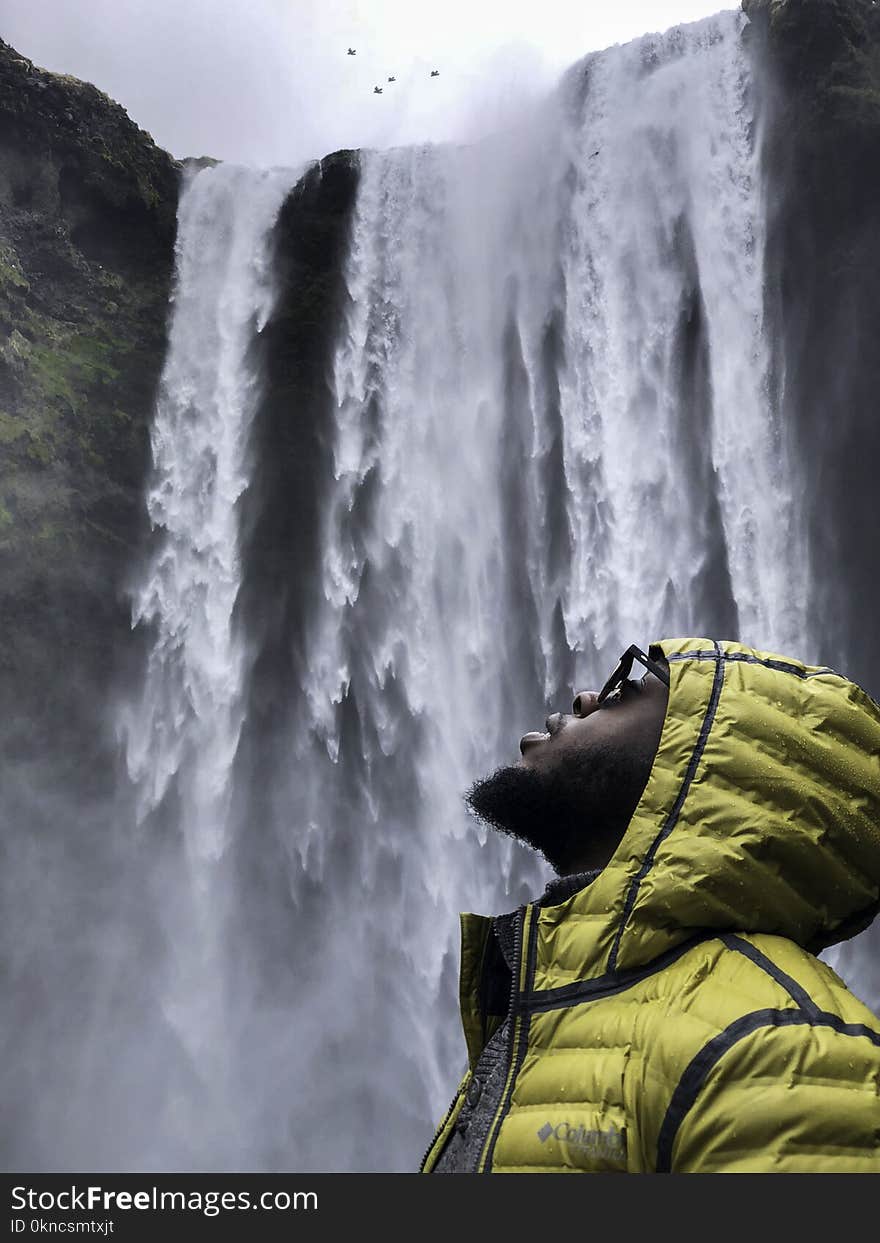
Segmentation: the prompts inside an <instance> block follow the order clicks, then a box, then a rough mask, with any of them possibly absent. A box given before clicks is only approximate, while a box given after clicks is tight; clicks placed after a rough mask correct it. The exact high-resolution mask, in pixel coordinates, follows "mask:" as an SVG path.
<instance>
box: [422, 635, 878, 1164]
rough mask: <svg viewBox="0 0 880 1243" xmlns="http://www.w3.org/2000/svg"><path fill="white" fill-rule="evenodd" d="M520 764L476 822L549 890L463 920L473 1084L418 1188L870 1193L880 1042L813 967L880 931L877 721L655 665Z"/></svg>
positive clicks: (464, 1086)
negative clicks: (566, 1180)
mask: <svg viewBox="0 0 880 1243" xmlns="http://www.w3.org/2000/svg"><path fill="white" fill-rule="evenodd" d="M636 661H637V662H639V664H638V668H639V671H640V673H642V674H643V676H642V677H641V678H640V679H639V680H638V681H636V680H634V679H630V678H629V674H630V670H631V667H632V665H633V663H634V662H636ZM520 750H521V752H522V759H521V762H520V764H519V765H517V766H516V767H515V768H505V769H500V770H498V772H496V773H494V774H493V775H492V776H491V777H489V778H487V779H486V780H485V781H482V782H478V783H477V784H476V785H475V786H474V787H472V789H471V790H470V791H469V794H468V800H469V802H470V805H471V807H472V808H473V810H474V811H475V812H476V813H477V814H478V815H480V816H481V817H482V818H483V819H485V820H486V821H487V822H488V823H490V824H492V825H493V826H494V827H496V828H498V829H500V830H501V831H503V832H507V833H510V834H512V835H514V836H516V837H518V838H520V839H522V840H524V841H525V842H527V843H528V844H529V845H531V846H533V847H535V848H536V849H538V850H540V851H541V852H542V853H543V854H544V855H545V857H546V858H547V859H548V861H549V862H550V863H551V865H552V866H553V867H554V869H555V870H556V871H557V872H558V873H560V879H559V880H556V881H554V882H551V884H550V885H548V887H547V891H546V893H545V894H544V896H543V897H542V898H541V899H539V900H538V901H535V902H531V903H529V904H527V905H526V906H524V907H522V908H520V909H519V910H518V911H515V912H513V913H512V914H510V915H502V916H498V917H496V918H495V919H489V918H486V917H483V916H478V915H463V916H462V962H461V987H460V998H461V1011H462V1022H463V1026H464V1035H465V1042H466V1045H467V1052H468V1062H469V1065H468V1070H467V1072H466V1074H465V1076H464V1079H463V1080H462V1083H461V1086H460V1087H459V1090H458V1093H457V1095H456V1097H455V1099H454V1101H453V1103H452V1105H451V1106H450V1108H449V1111H448V1112H447V1115H446V1117H445V1118H444V1120H443V1122H442V1123H441V1125H440V1128H439V1130H438V1132H437V1135H436V1136H435V1138H434V1141H433V1143H432V1145H431V1147H430V1148H429V1150H428V1153H427V1154H426V1156H425V1158H424V1161H423V1163H422V1169H423V1170H424V1171H425V1172H430V1171H436V1172H463V1171H478V1172H495V1171H501V1172H514V1171H535V1172H547V1171H560V1172H562V1171H565V1172H574V1171H584V1172H592V1171H621V1172H623V1171H628V1172H632V1173H638V1172H653V1171H658V1172H690V1171H710V1172H719V1171H750V1172H760V1171H779V1172H783V1171H792V1172H793V1171H817V1172H818V1171H827V1172H850V1171H863V1172H868V1171H871V1172H875V1173H880V1095H878V1083H880V1022H878V1019H877V1017H876V1016H875V1015H874V1014H872V1013H871V1011H870V1010H868V1009H867V1007H866V1006H864V1005H863V1004H862V1003H861V1002H860V1001H858V1000H857V999H856V998H855V997H854V996H853V995H852V994H851V993H850V992H849V991H848V989H847V988H846V987H845V985H844V984H843V983H842V981H841V980H840V979H839V978H838V977H837V976H836V975H835V974H834V972H833V971H831V969H830V968H829V967H828V966H826V965H825V964H824V963H822V962H821V961H819V960H818V959H817V958H816V957H815V955H816V954H818V953H819V952H820V951H821V950H822V949H823V948H825V947H827V946H829V945H833V944H834V943H835V942H837V941H840V940H844V939H845V938H847V937H850V936H853V935H854V934H855V933H856V932H859V931H861V930H862V929H863V928H865V927H867V925H868V924H869V923H870V922H871V920H872V919H873V918H874V916H875V915H876V913H877V911H878V909H880V827H878V826H880V708H878V705H877V704H876V703H874V701H873V700H872V699H871V698H870V697H869V696H868V695H867V694H866V693H865V692H864V691H862V690H861V689H860V688H859V687H857V686H855V685H854V684H853V683H852V682H849V681H848V680H846V679H845V678H842V677H840V676H839V675H838V674H836V673H834V672H832V671H831V670H830V669H824V668H817V667H814V666H808V665H803V664H801V663H800V662H798V661H796V660H789V659H784V658H781V657H778V656H774V655H770V654H768V653H766V652H760V651H756V650H754V649H752V648H748V647H743V646H742V645H740V644H738V643H732V642H713V641H711V640H707V639H699V638H688V639H672V640H664V641H662V642H659V643H655V644H653V645H652V646H651V647H650V649H649V652H648V654H647V655H646V654H645V653H643V652H641V651H639V649H638V648H630V649H629V650H628V652H627V653H626V654H625V656H624V658H622V660H621V664H620V665H619V666H618V669H617V670H616V671H615V673H614V674H613V675H612V677H611V679H609V682H608V683H607V684H606V686H605V687H604V688H603V689H602V691H600V692H599V693H596V692H593V691H589V692H581V693H580V694H579V695H578V696H577V697H576V698H575V701H574V705H573V712H572V713H571V714H570V715H562V714H560V713H554V714H553V715H552V716H550V717H548V719H547V730H546V733H541V734H538V733H530V734H526V735H525V737H524V738H523V739H522V741H521V743H520Z"/></svg>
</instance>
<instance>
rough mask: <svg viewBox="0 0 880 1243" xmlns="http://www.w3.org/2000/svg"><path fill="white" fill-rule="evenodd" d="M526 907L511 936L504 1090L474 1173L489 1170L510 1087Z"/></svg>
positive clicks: (521, 912) (514, 1056) (522, 910)
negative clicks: (488, 1157)
mask: <svg viewBox="0 0 880 1243" xmlns="http://www.w3.org/2000/svg"><path fill="white" fill-rule="evenodd" d="M527 909H528V908H527V907H525V906H521V907H520V908H519V911H518V912H517V914H518V919H517V921H516V928H515V931H514V937H513V970H512V971H511V973H510V998H509V1000H508V1002H507V1015H508V1018H509V1020H510V1040H509V1041H508V1046H507V1074H506V1075H505V1082H504V1090H503V1091H502V1093H501V1101H500V1102H499V1105H498V1109H497V1111H496V1114H495V1117H494V1118H493V1119H492V1124H491V1126H490V1127H489V1133H488V1135H487V1136H486V1142H485V1143H484V1144H483V1147H482V1149H481V1150H480V1154H479V1156H478V1157H477V1164H476V1166H475V1173H480V1172H482V1173H488V1172H489V1171H488V1170H482V1171H481V1166H482V1164H483V1161H484V1159H485V1157H486V1153H487V1152H488V1150H489V1149H490V1148H494V1143H495V1137H496V1135H497V1132H498V1130H499V1129H500V1127H501V1121H502V1119H503V1117H504V1113H505V1104H506V1101H507V1092H508V1088H509V1087H510V1076H511V1073H512V1070H513V1065H514V1062H515V1060H516V1043H517V1041H516V1037H517V1026H516V1023H517V1016H516V1014H515V1012H514V1003H515V1002H516V998H517V994H518V992H519V977H520V975H521V974H522V956H523V939H524V937H523V934H524V930H525V925H526V911H527Z"/></svg>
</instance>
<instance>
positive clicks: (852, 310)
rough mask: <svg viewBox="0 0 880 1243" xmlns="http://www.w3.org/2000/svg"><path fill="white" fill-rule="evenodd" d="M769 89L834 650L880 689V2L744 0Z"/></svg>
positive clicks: (824, 616) (774, 212)
mask: <svg viewBox="0 0 880 1243" xmlns="http://www.w3.org/2000/svg"><path fill="white" fill-rule="evenodd" d="M743 8H744V10H745V11H746V13H747V14H748V15H749V17H750V19H751V26H750V28H749V31H748V33H749V34H750V35H751V37H752V44H753V51H754V55H755V57H756V59H757V62H758V66H759V73H758V75H757V76H758V80H759V81H761V82H763V83H764V84H765V85H764V89H765V92H766V98H765V107H766V120H767V126H766V139H765V158H766V162H767V168H768V181H769V186H770V192H771V200H770V208H771V214H770V221H769V224H770V231H769V239H768V309H769V313H770V314H771V315H772V317H773V320H774V323H773V328H772V331H771V336H772V338H773V340H774V343H775V348H776V350H777V352H778V359H779V365H778V367H777V371H778V372H779V374H780V375H781V376H782V375H784V381H783V388H782V391H783V400H784V407H783V414H784V418H785V421H786V422H787V424H788V425H789V426H790V427H792V428H793V429H794V431H795V434H796V436H797V439H798V442H799V446H800V458H801V469H802V471H803V478H804V489H803V491H804V494H805V495H806V496H807V497H809V498H810V527H809V533H810V541H811V577H812V593H813V600H812V608H811V615H812V617H813V619H814V624H815V625H817V626H818V629H819V638H820V644H819V646H820V649H821V651H822V652H823V659H824V660H826V661H828V662H829V663H831V664H838V665H839V667H840V668H841V671H843V672H845V673H847V674H848V675H849V676H851V677H853V678H855V680H856V681H859V682H861V683H862V684H863V685H864V686H865V687H866V689H868V690H869V691H871V692H872V693H873V694H874V695H875V696H877V695H878V693H880V648H878V645H877V642H876V637H875V631H876V627H875V625H874V624H873V618H874V617H876V616H877V614H878V611H880V576H878V573H877V559H876V549H877V530H878V526H880V492H878V488H877V481H876V475H877V462H878V461H880V417H878V416H880V350H878V349H877V344H876V341H877V333H878V315H880V310H878V302H877V290H878V288H880V242H878V235H877V204H878V202H880V5H878V4H876V3H873V2H872V0H744V3H743Z"/></svg>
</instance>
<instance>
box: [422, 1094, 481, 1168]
mask: <svg viewBox="0 0 880 1243" xmlns="http://www.w3.org/2000/svg"><path fill="white" fill-rule="evenodd" d="M470 1080H471V1072H470V1071H468V1072H467V1074H466V1075H465V1076H464V1078H463V1079H462V1081H461V1083H460V1084H459V1086H458V1091H457V1092H456V1094H455V1096H453V1098H452V1104H451V1105H450V1106H449V1108H448V1109H447V1110H446V1113H445V1114H444V1115H443V1118H442V1120H441V1122H440V1125H439V1126H438V1127H437V1130H436V1131H435V1132H434V1138H433V1139H432V1140H431V1142H430V1144H429V1145H428V1147H427V1148H426V1149H425V1155H424V1156H423V1157H422V1159H421V1161H420V1162H419V1173H420V1174H423V1173H424V1172H425V1162H426V1161H427V1160H428V1157H430V1155H431V1149H432V1148H433V1147H434V1145H435V1144H436V1143H437V1140H438V1139H439V1138H440V1136H441V1135H442V1134H443V1129H444V1127H445V1126H446V1124H447V1122H448V1121H449V1119H450V1118H451V1117H452V1114H453V1111H454V1110H455V1107H456V1105H457V1104H458V1102H459V1101H460V1100H461V1098H462V1095H463V1094H464V1093H465V1092H466V1091H467V1086H468V1084H469V1083H470ZM447 1138H448V1136H447ZM444 1147H445V1145H444ZM439 1159H440V1153H439V1152H438V1153H437V1161H439ZM437 1161H435V1162H434V1164H435V1165H436V1163H437Z"/></svg>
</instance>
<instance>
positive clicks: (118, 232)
mask: <svg viewBox="0 0 880 1243" xmlns="http://www.w3.org/2000/svg"><path fill="white" fill-rule="evenodd" d="M179 183H180V166H179V165H178V164H177V162H176V161H174V160H173V159H172V158H171V157H170V156H169V155H168V154H167V153H166V152H164V151H162V150H160V149H159V148H158V147H157V146H156V144H155V143H154V142H153V141H152V139H151V138H150V136H149V134H146V133H144V131H143V130H140V129H138V127H137V126H136V125H135V124H134V123H133V122H132V121H131V120H130V119H129V118H128V116H127V115H126V113H125V112H124V110H123V109H122V108H121V107H119V105H118V104H115V103H113V101H112V100H110V99H108V98H107V97H106V96H105V95H103V94H102V93H101V92H100V91H98V90H96V89H95V87H93V86H90V85H88V84H87V83H84V82H79V81H77V80H76V79H75V78H70V77H65V76H61V75H57V74H52V73H47V72H45V71H43V70H41V69H38V68H37V67H36V66H34V65H33V64H32V63H31V62H30V61H29V60H27V59H26V58H24V57H23V56H20V55H19V54H18V53H16V52H15V51H14V50H13V49H12V48H11V47H9V46H8V45H7V44H5V43H3V42H2V41H0V625H2V631H3V642H2V645H0V696H2V698H3V701H4V703H8V704H9V705H10V708H11V710H10V711H9V712H7V714H6V719H5V722H4V724H5V736H4V744H5V745H6V746H7V747H10V746H11V747H12V748H13V750H16V749H17V746H16V744H18V743H20V744H21V745H22V747H23V748H25V749H26V750H28V751H30V750H32V748H33V743H34V741H35V740H36V741H39V739H40V737H41V732H42V731H43V730H45V731H47V732H51V730H52V729H53V728H54V727H55V726H56V725H57V723H58V722H59V720H66V721H67V722H68V724H70V725H71V729H72V732H75V733H77V734H79V736H80V737H84V736H88V735H89V733H90V731H92V730H93V729H97V728H98V726H97V723H96V720H93V719H92V718H91V713H90V708H89V705H90V704H95V702H96V699H97V696H96V695H95V694H94V693H92V694H91V695H89V694H85V695H83V694H82V690H83V683H85V684H88V682H89V681H90V680H91V679H92V678H94V685H95V686H100V685H102V684H104V683H106V680H107V676H108V673H109V668H108V666H109V664H111V663H112V660H113V654H114V652H115V651H116V650H117V648H118V646H119V644H118V640H119V638H120V636H122V635H124V634H125V633H126V632H127V630H128V628H129V620H128V605H127V603H126V601H125V600H124V598H123V593H122V584H123V581H124V576H125V574H126V572H127V570H128V565H129V562H130V559H131V555H132V551H133V549H134V548H135V547H136V546H137V545H138V544H139V542H140V540H141V537H142V533H143V526H144V516H143V499H142V489H143V482H144V478H145V473H146V469H147V466H148V462H149V424H150V419H151V415H152V409H153V402H154V397H155V392H156V387H157V382H158V377H159V374H160V371H161V367H162V360H163V356H164V351H165V343H166V319H167V307H168V298H169V292H170V288H171V279H172V274H173V259H174V238H175V230H176V210H177V200H178V193H179ZM74 726H75V728H74Z"/></svg>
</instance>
